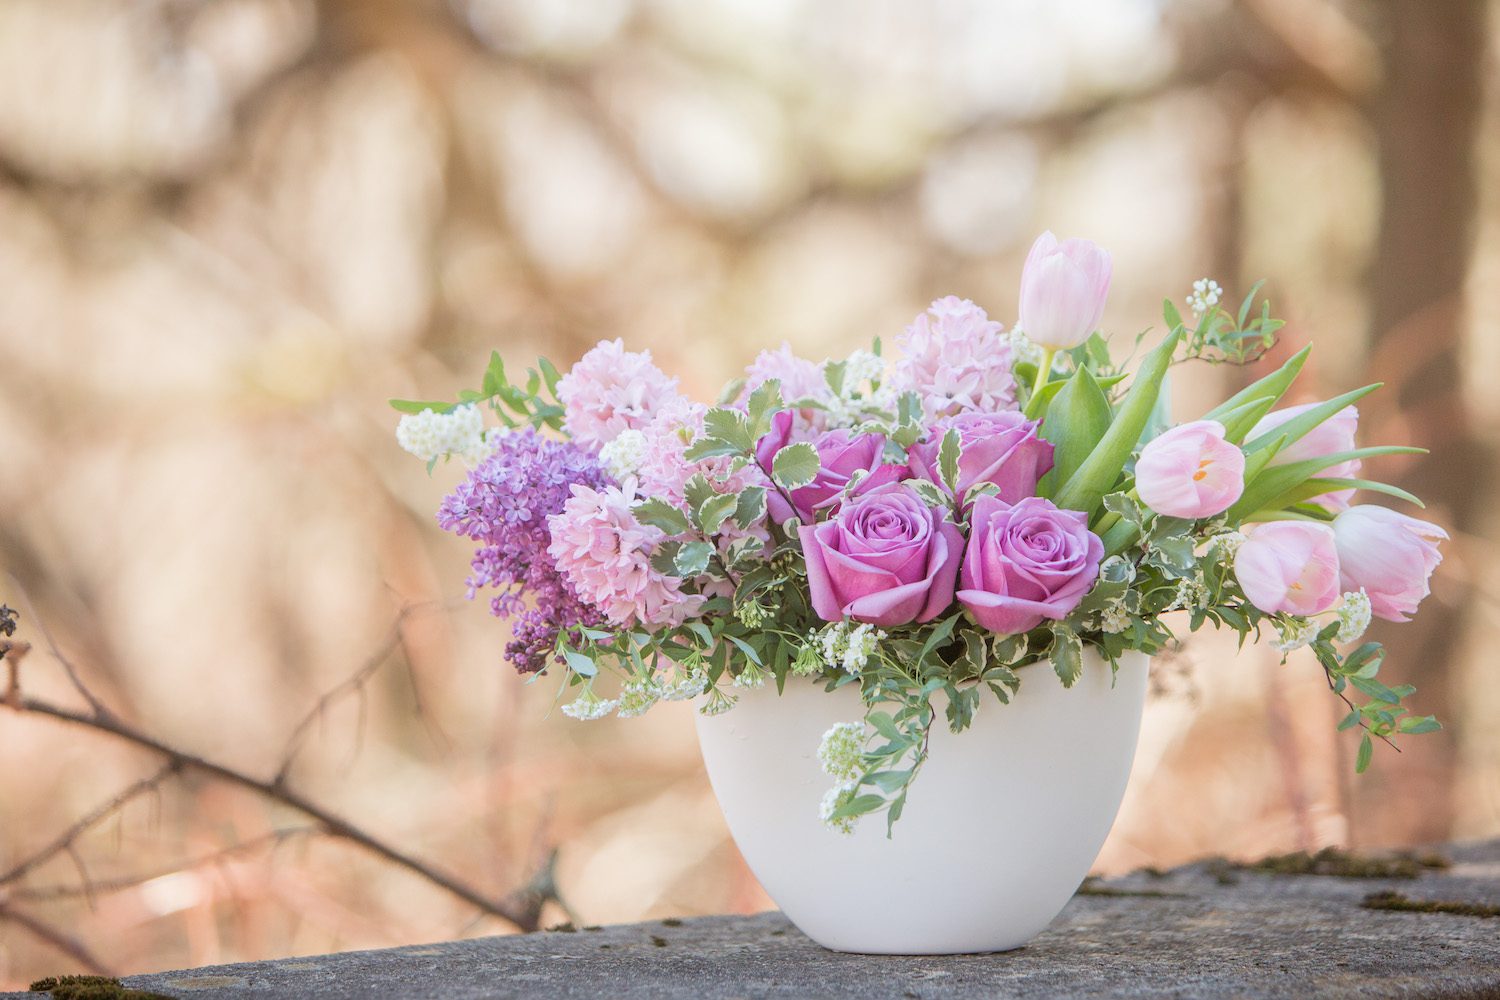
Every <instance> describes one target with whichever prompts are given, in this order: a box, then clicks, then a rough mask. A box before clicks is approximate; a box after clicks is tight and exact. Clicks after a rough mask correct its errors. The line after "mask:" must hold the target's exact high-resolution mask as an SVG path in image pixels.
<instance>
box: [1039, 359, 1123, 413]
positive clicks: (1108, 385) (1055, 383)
mask: <svg viewBox="0 0 1500 1000" xmlns="http://www.w3.org/2000/svg"><path fill="white" fill-rule="evenodd" d="M1018 370H1019V368H1018ZM1035 370H1036V369H1035V368H1033V369H1032V371H1035ZM1129 377H1130V373H1129V372H1119V373H1118V374H1115V375H1095V376H1094V382H1095V384H1096V385H1098V386H1099V388H1101V389H1112V388H1114V387H1115V386H1117V385H1119V384H1120V383H1121V382H1123V381H1125V380H1126V379H1127V378H1129ZM1016 378H1017V381H1019V380H1020V376H1019V375H1017V376H1016ZM1069 381H1070V380H1069V379H1061V378H1057V379H1053V380H1052V381H1051V382H1048V383H1047V384H1046V385H1044V386H1042V388H1041V391H1040V392H1038V393H1037V397H1038V398H1039V399H1041V403H1040V404H1039V405H1040V406H1041V407H1047V406H1050V405H1051V403H1052V398H1053V397H1054V396H1056V395H1057V394H1058V393H1059V392H1062V389H1063V386H1065V385H1067V384H1068V382H1069Z"/></svg>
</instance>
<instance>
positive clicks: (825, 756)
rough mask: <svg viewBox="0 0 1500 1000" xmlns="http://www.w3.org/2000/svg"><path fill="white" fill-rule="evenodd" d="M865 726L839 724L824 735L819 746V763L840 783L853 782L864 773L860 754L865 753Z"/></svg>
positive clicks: (847, 723) (858, 723)
mask: <svg viewBox="0 0 1500 1000" xmlns="http://www.w3.org/2000/svg"><path fill="white" fill-rule="evenodd" d="M864 744H865V724H864V723H863V722H838V723H835V724H834V726H833V728H832V729H830V730H828V732H826V733H824V734H823V742H821V743H819V744H818V763H820V764H822V765H823V770H824V771H826V772H827V773H828V775H829V777H832V778H837V779H839V780H840V781H853V780H854V779H855V778H857V777H859V776H860V775H861V774H862V773H863V772H864V767H863V766H862V765H861V763H860V754H861V753H862V752H863V751H864Z"/></svg>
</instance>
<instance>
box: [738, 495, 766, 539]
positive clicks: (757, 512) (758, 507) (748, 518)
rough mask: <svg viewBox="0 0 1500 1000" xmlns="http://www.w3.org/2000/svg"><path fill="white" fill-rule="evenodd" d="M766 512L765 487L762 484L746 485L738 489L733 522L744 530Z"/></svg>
mask: <svg viewBox="0 0 1500 1000" xmlns="http://www.w3.org/2000/svg"><path fill="white" fill-rule="evenodd" d="M765 512H766V488H765V487H764V486H746V487H745V488H744V489H743V490H740V495H739V500H738V501H737V502H736V503H735V508H734V523H735V524H737V525H739V526H740V527H741V528H743V529H745V530H747V531H748V530H749V529H750V526H751V525H752V524H754V523H755V522H756V521H759V520H760V518H761V515H762V514H764V513H765Z"/></svg>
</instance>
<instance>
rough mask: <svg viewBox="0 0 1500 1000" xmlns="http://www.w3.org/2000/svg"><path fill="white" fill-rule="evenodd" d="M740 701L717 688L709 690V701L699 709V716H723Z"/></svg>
mask: <svg viewBox="0 0 1500 1000" xmlns="http://www.w3.org/2000/svg"><path fill="white" fill-rule="evenodd" d="M737 700H738V699H737V698H735V697H734V696H733V695H731V694H726V693H724V692H723V691H722V690H720V689H719V688H717V687H711V688H709V689H708V700H707V701H705V702H704V703H703V705H702V706H701V707H700V708H699V709H698V714H699V715H723V714H724V713H725V712H727V711H729V710H730V709H731V708H733V707H734V703H735V702H736V701H737Z"/></svg>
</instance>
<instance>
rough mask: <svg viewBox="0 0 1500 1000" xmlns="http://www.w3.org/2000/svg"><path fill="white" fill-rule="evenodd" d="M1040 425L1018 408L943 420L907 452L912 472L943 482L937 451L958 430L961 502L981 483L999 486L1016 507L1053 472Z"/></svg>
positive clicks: (936, 481) (917, 476)
mask: <svg viewBox="0 0 1500 1000" xmlns="http://www.w3.org/2000/svg"><path fill="white" fill-rule="evenodd" d="M1040 426H1041V422H1040V421H1037V420H1027V419H1026V418H1025V417H1024V416H1022V415H1021V414H1020V413H1019V412H1017V411H1015V410H1002V411H1001V412H999V413H960V414H958V415H957V416H954V417H949V418H947V419H945V420H939V421H938V422H937V423H936V424H934V425H933V429H932V433H931V434H929V435H928V436H927V438H926V439H925V440H923V441H920V442H918V443H917V444H914V445H912V446H911V448H910V449H908V457H909V458H910V461H911V474H912V476H914V477H915V478H918V479H929V480H931V481H932V482H934V483H938V484H939V485H941V484H942V482H943V478H942V476H941V475H939V464H938V451H939V449H941V448H942V446H943V436H944V435H945V434H947V432H948V430H949V429H950V428H952V429H955V430H957V431H958V442H959V444H960V446H961V447H962V448H963V451H962V453H961V454H960V456H959V459H958V500H959V501H960V502H962V501H963V498H964V494H966V493H968V491H969V490H971V489H973V488H974V487H975V486H978V485H980V484H981V483H994V484H995V485H996V486H998V487H1000V492H999V494H998V495H999V497H1000V499H1001V500H1004V501H1006V502H1007V503H1016V502H1017V501H1019V500H1023V499H1025V498H1026V497H1033V496H1036V483H1037V480H1038V479H1041V478H1042V477H1043V476H1045V475H1046V474H1047V473H1048V472H1049V471H1050V470H1051V468H1052V444H1051V442H1049V441H1046V440H1044V439H1043V438H1042V437H1041V436H1040V435H1038V434H1037V428H1038V427H1040Z"/></svg>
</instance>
